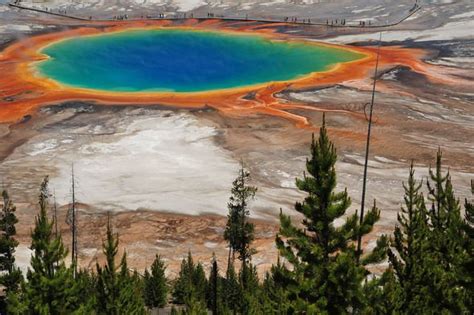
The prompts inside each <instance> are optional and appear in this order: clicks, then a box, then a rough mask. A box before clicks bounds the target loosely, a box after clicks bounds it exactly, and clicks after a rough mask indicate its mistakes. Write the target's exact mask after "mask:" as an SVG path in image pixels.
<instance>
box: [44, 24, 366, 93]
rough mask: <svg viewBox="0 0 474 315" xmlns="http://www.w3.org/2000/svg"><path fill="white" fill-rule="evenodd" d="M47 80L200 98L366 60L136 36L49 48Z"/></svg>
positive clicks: (207, 36) (245, 41) (236, 40)
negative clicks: (210, 92)
mask: <svg viewBox="0 0 474 315" xmlns="http://www.w3.org/2000/svg"><path fill="white" fill-rule="evenodd" d="M42 53H44V54H46V55H49V56H50V57H51V58H50V59H48V60H46V61H43V62H41V63H39V64H38V69H39V72H40V74H41V75H43V76H46V77H49V78H51V79H54V80H56V81H58V82H60V83H62V84H65V85H68V86H72V87H80V88H88V89H96V90H106V91H117V92H131V91H132V92H139V91H174V92H197V91H208V90H218V89H225V88H234V87H241V86H248V85H253V84H258V83H265V82H270V81H287V80H291V79H296V78H298V77H301V76H304V75H307V74H309V73H311V72H316V71H324V70H327V69H329V68H330V67H331V66H333V65H334V64H336V63H339V62H347V61H351V60H355V59H358V58H362V57H363V56H362V55H360V54H357V53H354V52H350V51H346V50H342V49H335V48H329V47H322V46H316V45H308V44H302V43H287V42H276V41H271V40H268V39H265V38H263V37H260V36H247V35H232V34H228V33H218V32H203V31H192V30H169V29H168V30H130V31H125V32H120V33H111V34H104V35H99V36H83V37H77V38H73V39H68V40H64V41H61V42H58V43H56V44H53V45H50V46H48V47H46V48H45V49H43V51H42Z"/></svg>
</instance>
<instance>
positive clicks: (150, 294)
mask: <svg viewBox="0 0 474 315" xmlns="http://www.w3.org/2000/svg"><path fill="white" fill-rule="evenodd" d="M165 270H166V267H165V263H164V261H163V260H162V259H161V257H160V256H158V255H156V256H155V260H154V261H153V263H152V265H151V267H150V271H151V273H150V272H149V271H148V270H145V277H144V299H145V305H146V306H147V307H149V308H157V307H163V306H165V305H166V300H167V295H168V285H167V283H166V282H167V280H166V277H165Z"/></svg>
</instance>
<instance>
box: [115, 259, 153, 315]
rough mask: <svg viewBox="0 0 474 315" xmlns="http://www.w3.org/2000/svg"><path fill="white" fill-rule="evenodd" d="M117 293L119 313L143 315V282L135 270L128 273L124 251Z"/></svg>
mask: <svg viewBox="0 0 474 315" xmlns="http://www.w3.org/2000/svg"><path fill="white" fill-rule="evenodd" d="M118 284H119V288H120V291H119V295H118V301H117V308H118V310H119V313H120V314H133V315H145V314H147V312H146V310H145V302H144V301H143V283H142V281H141V278H140V276H139V275H138V273H137V272H134V273H133V274H130V270H129V268H128V264H127V254H126V253H124V254H123V256H122V260H121V262H120V273H119V278H118Z"/></svg>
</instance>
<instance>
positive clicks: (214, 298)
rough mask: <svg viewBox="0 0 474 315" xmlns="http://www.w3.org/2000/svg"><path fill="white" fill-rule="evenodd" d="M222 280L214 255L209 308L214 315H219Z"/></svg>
mask: <svg viewBox="0 0 474 315" xmlns="http://www.w3.org/2000/svg"><path fill="white" fill-rule="evenodd" d="M221 282H222V281H221V279H220V277H219V267H218V265H217V258H216V255H215V254H214V253H213V254H212V261H211V271H210V272H209V281H208V284H209V285H208V291H207V292H208V293H207V301H208V302H207V306H208V307H209V308H210V309H211V311H212V315H217V314H219V313H218V312H219V307H220V304H221V295H222V292H221Z"/></svg>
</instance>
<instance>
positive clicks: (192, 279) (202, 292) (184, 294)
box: [173, 252, 207, 305]
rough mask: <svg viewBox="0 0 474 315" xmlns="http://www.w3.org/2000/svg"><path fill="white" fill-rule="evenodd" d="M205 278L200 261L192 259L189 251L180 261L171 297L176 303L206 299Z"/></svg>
mask: <svg viewBox="0 0 474 315" xmlns="http://www.w3.org/2000/svg"><path fill="white" fill-rule="evenodd" d="M206 291H207V280H206V275H205V273H204V269H203V267H202V265H201V263H198V264H197V265H196V264H195V263H194V261H193V257H192V255H191V252H189V253H188V257H187V259H183V261H182V262H181V269H180V271H179V275H178V278H177V279H176V282H175V285H174V290H173V299H174V302H175V303H177V304H186V305H188V304H189V303H191V302H192V303H194V304H195V303H198V302H199V303H200V302H204V303H205V301H206Z"/></svg>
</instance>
